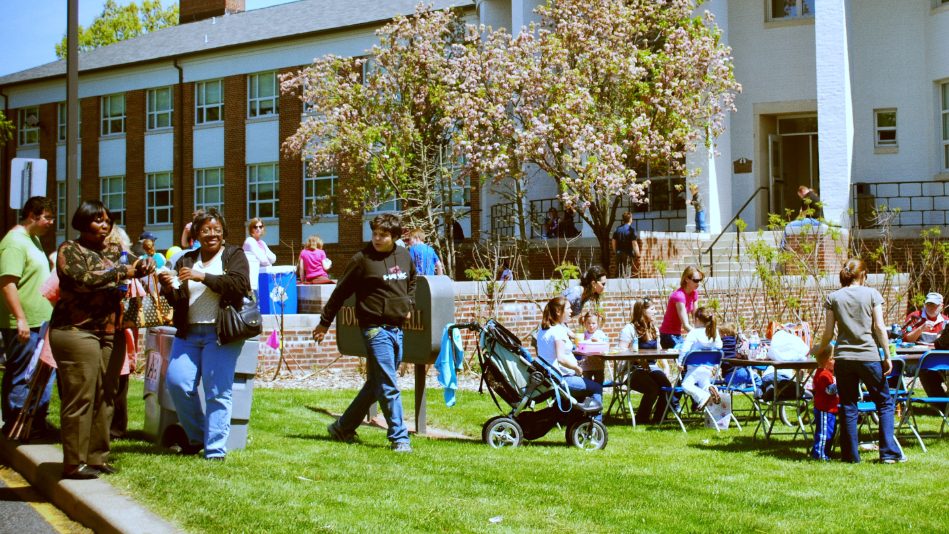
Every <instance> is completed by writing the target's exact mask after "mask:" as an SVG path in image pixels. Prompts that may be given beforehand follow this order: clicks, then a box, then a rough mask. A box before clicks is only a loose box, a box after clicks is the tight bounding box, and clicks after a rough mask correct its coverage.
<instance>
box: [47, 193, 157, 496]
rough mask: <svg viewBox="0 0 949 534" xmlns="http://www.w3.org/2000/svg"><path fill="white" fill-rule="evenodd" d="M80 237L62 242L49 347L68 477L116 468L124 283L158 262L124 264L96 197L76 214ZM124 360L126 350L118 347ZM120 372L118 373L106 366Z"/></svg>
mask: <svg viewBox="0 0 949 534" xmlns="http://www.w3.org/2000/svg"><path fill="white" fill-rule="evenodd" d="M72 227H73V228H75V229H76V231H78V232H79V239H77V240H75V241H66V242H64V243H63V244H62V245H60V246H59V252H58V253H57V256H56V273H57V275H58V276H59V290H60V298H59V302H57V303H56V307H55V308H54V309H53V316H52V318H51V319H50V335H49V341H50V347H51V348H52V349H53V358H54V359H55V360H56V364H57V366H58V368H59V369H58V373H57V374H58V377H59V388H60V390H59V391H60V402H61V405H60V425H61V429H62V439H63V477H64V478H71V479H88V478H98V476H99V475H100V474H110V473H113V472H115V469H114V468H113V467H112V466H111V465H110V464H109V463H108V458H109V425H110V423H111V420H112V398H111V396H112V394H113V393H114V392H112V391H111V389H113V388H114V387H115V386H116V383H117V378H118V377H117V376H110V374H116V375H117V371H118V368H117V367H116V366H114V365H113V366H110V365H109V357H110V356H111V354H112V347H113V343H114V342H119V343H124V342H125V341H124V340H125V338H124V336H116V335H115V334H116V332H117V331H118V330H119V329H118V328H116V326H117V324H118V322H119V320H120V315H121V301H122V298H123V297H124V296H125V295H124V293H123V292H122V290H121V289H120V286H123V285H124V284H126V283H127V282H126V281H127V280H128V279H130V278H136V277H141V276H145V275H148V274H150V273H151V272H152V271H153V270H154V262H152V261H151V260H148V259H144V260H139V261H136V262H135V263H133V264H132V265H123V264H121V263H119V256H118V254H117V253H116V252H115V251H114V250H109V249H108V248H107V247H106V246H105V239H106V237H107V236H108V235H109V232H110V231H111V230H112V213H111V212H110V211H109V209H108V208H106V207H105V206H104V205H103V204H102V203H101V202H99V201H98V200H86V201H83V203H82V204H81V205H80V206H79V209H77V210H76V213H75V214H73V218H72ZM117 352H118V354H120V355H122V356H123V357H124V354H125V351H124V350H122V351H117ZM110 367H111V368H112V369H115V371H116V373H110V372H109V371H108V370H109V369H110Z"/></svg>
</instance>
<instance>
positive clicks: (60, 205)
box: [56, 182, 66, 232]
mask: <svg viewBox="0 0 949 534" xmlns="http://www.w3.org/2000/svg"><path fill="white" fill-rule="evenodd" d="M65 230H66V182H56V231H57V232H63V231H65Z"/></svg>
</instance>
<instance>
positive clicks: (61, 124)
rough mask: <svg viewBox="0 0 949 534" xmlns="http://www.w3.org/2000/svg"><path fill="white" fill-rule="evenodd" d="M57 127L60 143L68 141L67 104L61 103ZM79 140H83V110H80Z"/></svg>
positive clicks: (57, 112)
mask: <svg viewBox="0 0 949 534" xmlns="http://www.w3.org/2000/svg"><path fill="white" fill-rule="evenodd" d="M56 116H57V117H56V126H57V130H58V137H57V139H58V140H59V141H65V140H66V103H65V102H60V103H59V105H58V106H57V110H56ZM78 126H79V140H80V141H81V140H82V108H79V123H78Z"/></svg>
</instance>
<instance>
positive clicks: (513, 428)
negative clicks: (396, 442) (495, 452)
mask: <svg viewBox="0 0 949 534" xmlns="http://www.w3.org/2000/svg"><path fill="white" fill-rule="evenodd" d="M481 437H482V438H483V439H484V442H485V443H487V444H488V445H490V446H491V447H492V448H495V449H500V448H502V447H517V446H518V445H520V444H521V439H523V437H524V431H523V430H522V429H521V425H519V424H518V423H517V421H515V420H514V419H511V418H510V417H505V416H500V417H495V418H493V419H489V420H488V422H487V423H485V424H484V429H482V431H481Z"/></svg>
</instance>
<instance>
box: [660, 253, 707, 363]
mask: <svg viewBox="0 0 949 534" xmlns="http://www.w3.org/2000/svg"><path fill="white" fill-rule="evenodd" d="M704 279H705V275H704V274H703V273H702V271H700V270H698V268H696V267H694V266H692V265H689V266H688V267H686V268H685V270H684V271H682V278H681V280H680V281H679V289H676V290H675V291H673V292H672V294H671V295H669V303H668V305H666V313H665V315H663V316H662V324H661V325H660V326H659V346H661V347H662V348H664V349H671V348H672V347H675V346H676V345H678V344H680V343H682V339H683V334H688V333H689V332H691V331H692V322H691V319H690V318H691V317H692V314H693V313H695V309H696V308H697V307H698V302H699V284H701V283H702V280H704Z"/></svg>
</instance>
